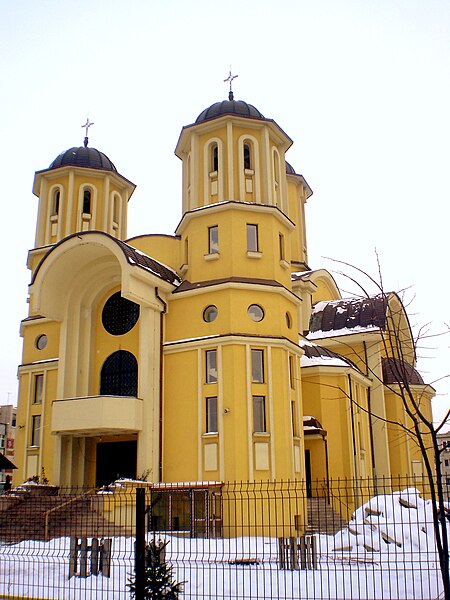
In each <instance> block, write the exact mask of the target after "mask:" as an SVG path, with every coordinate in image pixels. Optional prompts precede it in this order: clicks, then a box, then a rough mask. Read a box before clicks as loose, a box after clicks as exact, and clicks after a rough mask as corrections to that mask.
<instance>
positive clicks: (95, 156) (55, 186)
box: [29, 120, 136, 269]
mask: <svg viewBox="0 0 450 600" xmlns="http://www.w3.org/2000/svg"><path fill="white" fill-rule="evenodd" d="M91 124H92V123H89V120H88V121H87V123H86V125H84V126H83V127H86V136H85V138H84V145H83V146H80V147H78V148H77V147H74V148H69V149H68V150H66V151H64V152H62V153H61V154H59V155H58V156H57V157H56V158H55V160H54V161H53V162H52V163H51V164H50V166H49V167H48V169H44V170H42V171H37V172H36V174H35V178H34V184H33V193H34V194H35V195H36V196H37V197H38V198H39V208H38V219H37V226H36V239H35V248H34V250H32V251H31V253H30V259H31V264H29V266H30V268H32V269H34V268H35V266H36V265H37V262H38V261H39V260H40V259H41V258H42V256H43V255H44V254H45V253H46V252H47V251H48V249H49V248H48V247H49V246H51V245H54V244H57V243H58V242H60V241H61V240H62V239H64V238H66V237H68V236H70V235H72V234H74V233H77V232H85V231H102V232H104V233H108V234H110V235H111V236H113V237H114V238H116V239H119V240H123V239H126V237H127V210H128V200H129V199H130V196H131V195H132V193H133V191H134V190H135V187H136V186H135V185H134V184H133V183H131V181H129V180H128V179H126V178H125V177H123V176H122V175H120V174H119V173H118V171H117V169H116V167H115V166H114V164H113V163H112V161H111V160H110V159H109V158H108V157H107V156H106V154H104V153H103V152H100V151H99V150H96V149H95V148H91V147H89V145H88V144H89V140H88V136H87V133H88V127H89V126H90V125H91Z"/></svg>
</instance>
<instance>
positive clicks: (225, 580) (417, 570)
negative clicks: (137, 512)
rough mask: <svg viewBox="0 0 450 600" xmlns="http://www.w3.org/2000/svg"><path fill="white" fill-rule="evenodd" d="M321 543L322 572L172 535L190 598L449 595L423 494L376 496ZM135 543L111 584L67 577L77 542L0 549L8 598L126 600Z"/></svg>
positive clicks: (243, 545) (270, 551) (251, 542)
mask: <svg viewBox="0 0 450 600" xmlns="http://www.w3.org/2000/svg"><path fill="white" fill-rule="evenodd" d="M150 537H151V536H150V534H149V539H150ZM316 537H317V546H318V565H317V566H318V568H317V569H316V570H296V571H290V570H280V569H279V568H278V542H277V540H276V539H273V538H260V537H259V538H257V537H242V538H232V539H186V538H181V537H176V536H164V539H168V540H169V541H170V543H169V545H168V547H167V559H168V561H169V562H170V563H171V564H172V565H173V567H174V575H175V578H176V580H177V581H185V582H186V583H185V584H184V589H185V592H184V594H183V596H182V598H186V599H189V600H190V599H194V598H203V599H211V600H212V599H216V598H228V599H231V598H233V599H235V598H237V599H239V598H242V599H247V598H258V600H265V599H269V598H271V599H303V598H314V599H344V598H349V599H350V598H358V599H387V598H396V599H410V598H411V599H412V598H414V599H419V598H422V599H435V598H438V596H439V594H440V593H441V589H442V586H441V583H440V573H439V564H438V557H437V553H436V548H435V540H434V530H433V522H432V516H431V503H430V501H425V500H423V499H422V498H421V497H420V495H419V492H418V491H417V490H415V489H407V490H404V491H402V492H396V493H394V494H392V495H385V496H376V497H374V498H372V499H371V500H370V501H369V502H367V503H366V504H364V505H363V506H361V507H360V508H359V509H358V510H357V511H356V512H355V514H354V515H353V518H352V520H351V521H350V523H349V525H348V529H344V530H342V531H340V532H339V533H338V534H336V535H335V536H325V535H317V536H316ZM133 547H134V539H133V538H123V537H118V538H114V539H113V547H112V551H113V554H112V561H111V577H110V578H107V577H103V576H102V575H99V576H90V577H88V578H87V579H81V578H79V577H73V578H72V579H70V580H69V579H68V571H69V548H70V539H69V538H59V539H54V540H51V541H50V542H31V541H27V542H22V543H20V544H14V545H2V546H0V594H4V596H3V597H6V598H8V597H13V596H22V597H26V598H52V599H55V598H58V599H64V600H66V599H67V600H69V599H70V600H72V599H74V600H75V599H77V600H78V599H80V600H81V599H83V600H85V599H87V600H91V599H92V600H93V599H94V598H107V599H108V600H109V599H123V600H125V599H128V598H129V597H130V596H129V592H128V591H127V587H126V584H127V579H128V577H129V575H130V574H131V573H132V571H133ZM0 597H1V596H0Z"/></svg>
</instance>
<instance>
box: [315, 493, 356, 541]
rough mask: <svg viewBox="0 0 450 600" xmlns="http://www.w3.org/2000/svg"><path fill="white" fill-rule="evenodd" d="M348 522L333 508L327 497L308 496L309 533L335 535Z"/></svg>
mask: <svg viewBox="0 0 450 600" xmlns="http://www.w3.org/2000/svg"><path fill="white" fill-rule="evenodd" d="M346 525H347V523H346V522H345V521H344V520H343V519H342V517H341V516H340V515H339V514H338V513H337V512H335V511H334V510H333V508H332V507H331V506H330V505H329V504H328V502H327V500H326V498H308V527H307V533H324V534H328V535H334V534H336V533H337V532H338V531H340V530H341V529H344V528H345V527H346Z"/></svg>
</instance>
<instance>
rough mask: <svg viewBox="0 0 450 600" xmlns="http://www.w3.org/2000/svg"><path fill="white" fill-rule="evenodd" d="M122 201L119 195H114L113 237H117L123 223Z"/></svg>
mask: <svg viewBox="0 0 450 600" xmlns="http://www.w3.org/2000/svg"><path fill="white" fill-rule="evenodd" d="M120 200H121V198H120V196H119V194H113V197H112V222H111V228H112V232H113V235H115V236H117V235H118V232H119V226H120V221H121V210H120V208H121V206H120Z"/></svg>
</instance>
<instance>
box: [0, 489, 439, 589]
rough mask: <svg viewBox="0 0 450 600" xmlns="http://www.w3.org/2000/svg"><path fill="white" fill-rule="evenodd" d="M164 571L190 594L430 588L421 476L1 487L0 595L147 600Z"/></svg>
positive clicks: (434, 575) (433, 557)
mask: <svg viewBox="0 0 450 600" xmlns="http://www.w3.org/2000/svg"><path fill="white" fill-rule="evenodd" d="M448 491H449V490H447V494H448ZM447 498H448V495H447ZM445 520H446V523H447V529H450V523H449V520H450V510H449V509H448V506H447V511H446V515H445ZM163 580H164V581H165V583H166V585H167V586H169V588H170V586H172V587H173V589H174V590H175V589H179V588H182V589H183V591H182V593H180V595H179V597H180V598H189V599H190V598H192V599H193V598H205V599H206V598H208V599H213V598H214V599H216V598H228V599H231V598H233V599H234V598H237V599H246V598H258V600H263V599H269V598H270V599H294V598H295V599H300V598H314V599H331V598H336V599H344V598H345V599H346V598H358V599H361V598H371V599H384V598H398V599H400V598H401V599H405V598H415V599H418V598H430V599H435V598H439V597H443V596H442V579H441V575H440V569H439V560H438V555H437V551H436V544H435V536H434V528H433V521H432V505H431V501H430V500H429V488H428V485H427V483H426V481H425V480H421V479H418V478H415V479H401V478H396V479H383V480H377V481H374V480H371V479H364V480H357V481H355V480H335V481H327V482H326V481H314V482H308V484H307V483H306V482H302V481H295V482H293V481H284V482H282V481H275V482H274V481H272V482H268V481H261V482H233V483H229V482H227V483H220V482H214V483H195V484H193V483H191V484H180V483H178V484H150V483H145V482H133V481H127V480H122V481H119V482H116V483H115V484H113V485H111V486H108V487H106V488H102V489H96V490H94V489H83V490H74V489H71V490H66V489H60V488H57V487H52V486H45V485H36V484H31V483H30V484H27V485H23V486H20V487H19V488H14V489H13V490H11V491H9V492H8V493H5V494H3V495H1V496H0V598H35V599H44V598H58V599H78V598H79V599H81V598H82V599H90V598H92V599H94V598H107V599H108V600H109V599H115V598H117V599H128V598H130V597H131V595H130V594H131V589H130V583H131V585H132V587H133V588H136V597H137V598H139V597H141V598H143V597H148V598H151V597H155V598H159V597H163V596H162V595H161V596H158V595H154V596H151V595H145V592H144V591H143V590H144V588H145V585H150V584H152V585H153V586H156V587H157V586H158V585H160V584H161V585H162V583H161V582H162V581H163ZM155 581H156V583H155ZM158 581H159V583H158ZM178 583H179V584H181V586H179V588H175V586H176V584H178ZM143 594H144V595H143ZM174 594H175V591H174ZM172 597H177V596H176V595H173V596H172Z"/></svg>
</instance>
